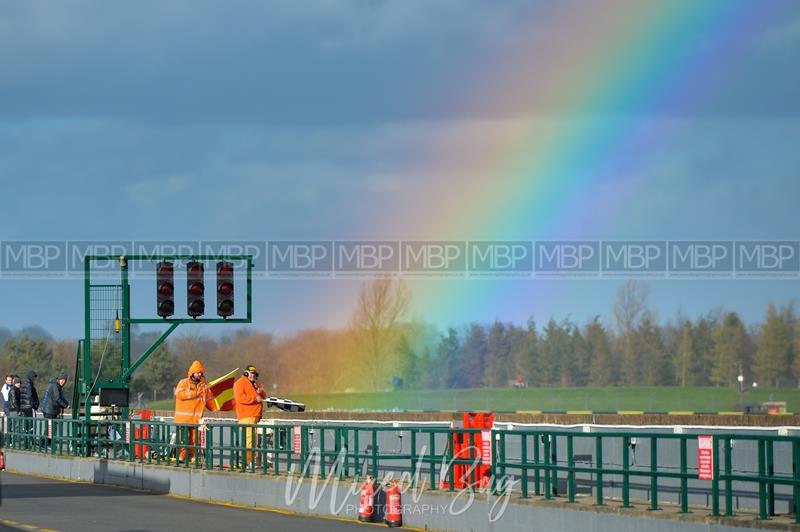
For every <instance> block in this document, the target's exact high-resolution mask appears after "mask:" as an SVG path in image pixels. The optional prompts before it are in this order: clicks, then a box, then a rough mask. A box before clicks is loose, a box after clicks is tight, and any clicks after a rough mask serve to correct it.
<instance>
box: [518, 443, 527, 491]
mask: <svg viewBox="0 0 800 532" xmlns="http://www.w3.org/2000/svg"><path fill="white" fill-rule="evenodd" d="M519 441H520V449H521V451H522V456H521V464H520V465H521V469H522V498H523V499H527V498H528V438H527V436H526V435H525V433H524V432H523V433H520V435H519Z"/></svg>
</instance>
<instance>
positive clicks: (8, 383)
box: [0, 374, 14, 416]
mask: <svg viewBox="0 0 800 532" xmlns="http://www.w3.org/2000/svg"><path fill="white" fill-rule="evenodd" d="M13 381H14V376H13V375H11V374H9V375H6V382H4V383H3V387H2V388H0V393H2V394H3V415H6V416H7V415H8V393H9V392H10V391H11V388H13V387H14V384H13Z"/></svg>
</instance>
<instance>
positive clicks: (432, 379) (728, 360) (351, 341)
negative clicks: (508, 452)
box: [0, 278, 800, 402]
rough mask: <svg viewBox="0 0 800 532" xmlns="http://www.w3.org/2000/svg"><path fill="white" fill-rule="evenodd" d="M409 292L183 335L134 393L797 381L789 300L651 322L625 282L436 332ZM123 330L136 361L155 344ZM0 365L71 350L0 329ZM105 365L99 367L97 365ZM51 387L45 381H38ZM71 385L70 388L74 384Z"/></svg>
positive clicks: (114, 358) (365, 294)
mask: <svg viewBox="0 0 800 532" xmlns="http://www.w3.org/2000/svg"><path fill="white" fill-rule="evenodd" d="M410 299H411V297H410V292H409V291H408V289H407V288H406V287H405V285H404V284H403V283H402V281H398V280H395V279H390V278H383V279H377V280H374V281H372V282H368V283H365V284H364V285H363V286H362V287H361V290H360V293H359V299H358V305H357V309H356V311H355V312H354V313H353V316H352V319H351V322H350V323H349V324H348V326H347V327H343V328H341V329H336V330H330V329H309V330H303V331H299V332H296V333H294V334H291V335H287V336H276V335H273V334H269V333H261V332H253V331H249V330H246V329H240V330H237V331H235V332H234V333H233V334H228V335H224V336H221V337H217V338H213V337H210V336H204V335H196V334H186V335H181V336H178V337H175V338H172V339H171V340H170V341H168V342H166V343H164V344H163V345H162V346H161V347H160V348H159V349H158V350H156V351H155V352H154V353H153V355H152V356H151V357H150V359H149V360H148V361H147V362H146V363H144V364H143V365H142V366H141V367H140V368H139V370H137V372H136V374H135V377H134V379H133V382H132V392H133V393H132V396H131V399H132V400H133V401H134V402H135V401H136V400H137V397H138V396H137V394H139V393H141V394H142V395H143V396H144V397H145V398H146V399H152V398H153V397H155V398H167V397H171V396H172V388H173V386H174V385H175V383H176V382H177V381H178V380H179V379H180V378H182V377H184V376H185V374H186V368H188V366H189V364H190V363H191V361H192V360H194V359H195V358H197V359H200V360H201V361H202V362H203V364H204V365H205V367H206V373H207V375H208V376H209V377H211V378H213V377H215V376H220V375H223V374H225V373H227V372H228V371H230V370H232V369H234V368H235V367H244V366H245V365H247V364H255V365H256V366H258V367H259V370H260V373H261V382H262V384H263V385H265V386H267V387H268V388H269V389H270V390H271V391H272V392H274V393H275V394H278V395H280V394H284V395H288V394H291V393H300V392H326V391H330V392H341V391H362V390H363V391H369V390H386V389H390V388H392V387H403V388H410V389H431V388H478V387H506V386H510V385H512V384H514V383H517V382H518V381H519V382H524V383H525V384H526V385H528V386H627V385H636V386H731V387H735V386H738V385H739V382H738V378H739V376H740V375H741V376H742V377H743V381H744V382H743V385H744V386H746V387H750V386H752V384H753V383H754V382H756V383H758V386H762V387H770V388H775V387H786V386H796V385H797V384H798V381H800V321H799V320H798V318H797V315H796V311H795V305H794V303H793V302H792V303H789V304H786V305H783V306H780V307H778V306H776V305H774V304H772V303H770V304H769V305H768V307H767V309H766V312H765V314H764V318H763V320H762V321H761V322H759V323H753V324H750V325H747V324H745V323H744V322H743V320H742V319H741V317H740V316H739V315H738V314H737V313H736V312H734V311H723V310H716V311H712V312H708V313H707V314H705V315H702V316H700V317H697V318H695V319H690V318H688V317H685V316H682V315H680V314H679V315H677V316H676V317H674V318H672V319H670V320H666V321H664V322H660V321H659V320H658V319H657V316H656V315H655V314H654V312H653V311H651V310H650V309H649V308H648V306H647V287H646V285H643V284H641V283H636V282H631V283H628V284H626V285H625V286H623V287H622V288H621V289H620V291H619V293H618V295H617V298H616V300H615V302H614V304H613V312H612V317H611V319H607V320H605V321H604V320H603V319H601V317H599V316H595V317H593V318H591V319H589V320H587V321H586V322H583V323H578V322H576V321H574V320H572V319H570V318H563V319H556V318H550V319H548V320H546V321H543V322H537V321H535V320H534V319H530V320H528V322H527V323H525V324H516V323H509V322H503V321H495V322H493V323H470V324H465V325H463V326H461V327H453V328H448V329H447V330H444V331H441V330H439V329H437V328H436V327H435V326H434V325H432V324H430V323H426V322H424V321H412V320H409V319H408V318H407V314H408V307H409V304H410ZM158 334H159V333H157V332H150V331H147V332H140V331H138V330H134V331H133V334H132V353H133V354H132V359H133V360H135V359H136V357H137V356H138V354H139V353H141V352H143V351H144V350H145V349H146V348H147V347H148V346H149V345H151V344H152V343H153V342H154V341H155V339H156V338H157V337H158ZM0 337H1V338H0V340H2V341H3V343H2V347H0V371H2V372H3V373H4V374H5V373H9V372H13V373H18V374H20V375H24V374H25V372H27V370H28V369H35V370H36V371H37V372H38V373H39V375H40V376H41V377H49V376H51V375H55V374H57V373H58V372H60V371H67V372H68V374H69V375H70V376H72V375H74V363H75V349H76V342H75V341H69V340H54V339H53V338H51V337H50V336H49V335H48V334H47V333H46V331H44V330H42V329H41V328H32V329H27V330H24V331H20V333H18V334H16V335H15V334H11V332H10V331H8V330H7V329H3V328H1V327H0ZM120 356H121V354H120V352H119V344H118V342H117V343H116V344H109V345H101V344H97V345H95V346H94V349H93V357H92V358H93V365H92V368H93V373H96V374H98V375H107V374H110V373H111V372H113V371H114V368H118V367H119V357H120ZM100 360H102V361H103V362H102V364H99V361H100ZM70 379H71V380H72V377H70ZM44 382H46V380H45V381H44ZM70 384H71V383H70Z"/></svg>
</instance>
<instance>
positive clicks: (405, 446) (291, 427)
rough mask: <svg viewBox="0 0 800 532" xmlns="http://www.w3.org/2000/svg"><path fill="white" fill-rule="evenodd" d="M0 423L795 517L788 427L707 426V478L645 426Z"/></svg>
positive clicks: (35, 445)
mask: <svg viewBox="0 0 800 532" xmlns="http://www.w3.org/2000/svg"><path fill="white" fill-rule="evenodd" d="M1 428H2V433H0V446H2V447H3V448H5V449H17V450H25V451H33V452H38V453H46V454H52V455H68V456H85V457H91V456H94V457H100V458H107V459H116V460H126V461H131V462H138V463H144V464H155V465H165V466H173V467H183V468H197V469H205V470H223V471H238V472H250V473H260V474H265V475H281V474H287V473H291V474H297V475H302V476H306V477H312V476H313V477H319V478H330V477H333V478H336V479H339V480H342V479H354V480H356V481H358V480H359V479H361V478H364V477H366V476H367V475H371V476H373V477H376V478H377V477H379V475H380V474H381V473H384V474H398V473H400V474H408V485H409V486H412V487H422V488H425V489H433V490H436V489H443V488H444V489H447V490H449V491H455V490H457V489H460V488H461V487H463V488H465V489H470V490H477V489H488V490H491V491H492V492H494V493H507V492H509V490H510V491H511V493H513V494H514V495H518V496H519V497H521V498H523V499H526V498H530V497H531V496H532V495H533V496H537V497H543V498H544V499H546V500H550V499H554V498H566V500H567V501H568V502H575V501H576V500H577V498H578V497H584V496H587V495H588V496H591V497H593V498H594V504H596V505H598V506H602V505H605V504H607V503H608V502H609V501H611V500H614V501H621V505H622V506H623V507H631V506H632V501H642V500H644V501H646V503H647V505H648V508H649V509H650V510H659V509H661V505H662V504H664V503H666V502H668V501H667V500H666V499H668V498H669V497H671V496H675V495H676V496H677V501H676V502H675V504H677V506H678V507H679V512H681V513H688V512H690V507H692V506H698V505H700V504H698V503H697V502H696V503H695V504H693V505H692V504H691V500H692V499H693V498H694V500H695V501H700V500H702V499H703V498H705V499H706V501H707V502H706V504H705V506H707V507H709V511H710V514H711V515H712V516H720V515H726V516H732V515H735V507H734V500H735V499H737V500H738V499H740V498H745V499H752V500H753V501H756V502H757V507H756V508H754V509H755V510H756V511H757V517H758V519H769V518H770V517H771V516H772V515H776V511H775V510H776V501H780V502H781V504H784V503H785V504H786V506H787V508H788V510H787V513H793V514H794V521H795V522H796V523H800V516H798V510H797V509H798V508H800V467H798V464H800V437H798V436H776V435H765V434H748V433H721V434H712V435H711V438H712V457H711V458H712V460H711V464H710V468H711V471H710V474H711V476H712V478H711V479H710V480H700V479H698V472H699V464H698V460H699V459H698V458H697V457H696V451H697V447H698V445H697V441H698V438H697V435H692V434H674V433H666V432H655V431H624V432H623V431H605V432H576V431H570V430H554V429H550V428H543V427H536V428H531V429H528V428H525V429H513V430H510V429H508V430H507V429H498V428H495V429H492V430H491V431H488V430H480V429H457V428H455V429H454V428H450V427H446V426H431V425H405V426H387V425H380V426H374V425H364V424H356V423H353V424H343V423H330V424H329V423H301V422H287V423H284V422H280V421H274V422H272V423H269V424H264V423H261V424H257V425H243V424H236V423H232V422H225V421H221V420H215V421H213V422H208V423H205V424H203V425H200V426H199V427H198V426H189V425H177V424H174V423H170V422H165V421H155V420H153V421H151V420H148V421H140V420H131V421H107V420H92V421H86V420H81V419H75V420H73V419H53V420H50V419H44V418H22V417H6V418H3V423H2V427H1ZM248 431H251V442H252V447H251V448H248V446H247V444H246V441H247V432H248ZM487 434H488V435H489V438H488V440H489V441H488V443H487V441H486V439H487ZM481 437H483V439H481ZM478 441H480V442H481V445H478V444H476V442H478ZM637 450H638V452H639V458H638V461H637V456H636V453H637ZM476 471H484V472H486V471H489V478H488V480H489V482H488V483H482V482H478V481H477V480H482V479H477V477H476V475H475V472H476ZM737 506H738V505H737Z"/></svg>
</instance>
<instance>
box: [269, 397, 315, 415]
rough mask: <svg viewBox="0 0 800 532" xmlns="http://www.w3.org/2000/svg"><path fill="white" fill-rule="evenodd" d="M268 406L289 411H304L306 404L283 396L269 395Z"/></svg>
mask: <svg viewBox="0 0 800 532" xmlns="http://www.w3.org/2000/svg"><path fill="white" fill-rule="evenodd" d="M266 403H267V406H274V407H275V408H280V409H281V410H285V411H287V412H304V411H305V409H306V405H304V404H303V403H298V402H296V401H292V400H291V399H283V398H281V397H267V400H266Z"/></svg>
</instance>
